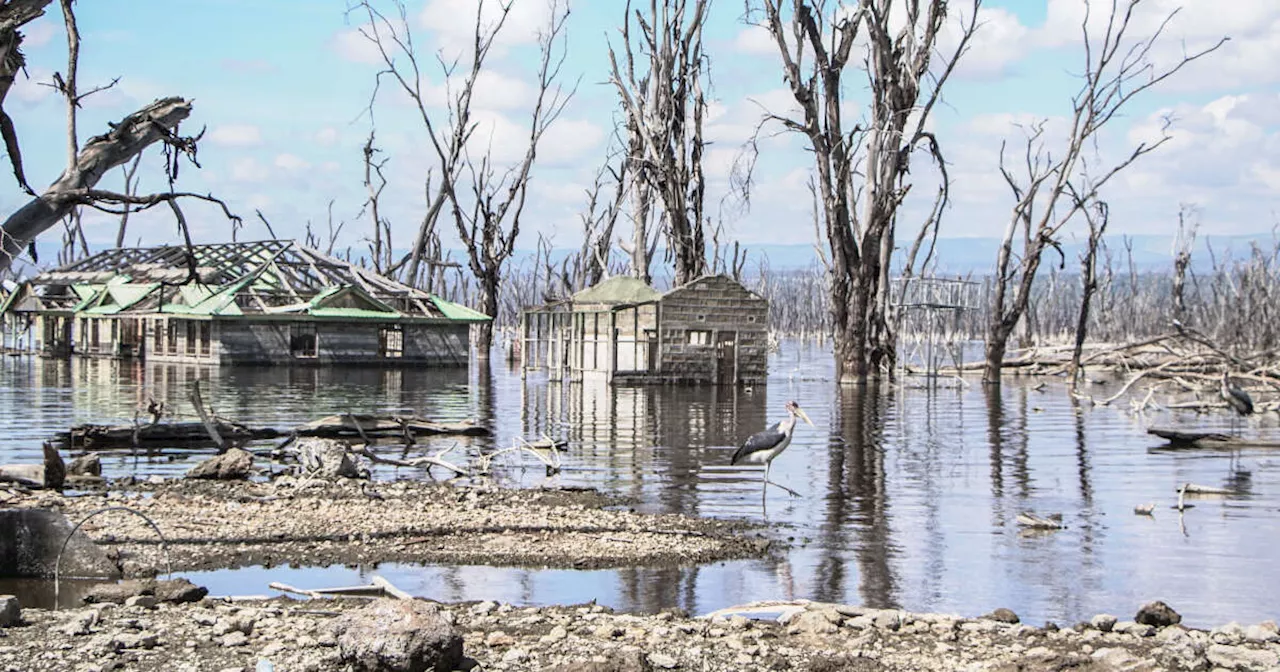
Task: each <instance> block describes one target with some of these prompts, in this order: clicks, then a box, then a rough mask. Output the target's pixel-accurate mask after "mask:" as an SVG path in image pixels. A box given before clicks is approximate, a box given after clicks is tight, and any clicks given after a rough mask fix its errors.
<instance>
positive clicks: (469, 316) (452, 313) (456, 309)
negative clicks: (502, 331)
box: [431, 294, 493, 322]
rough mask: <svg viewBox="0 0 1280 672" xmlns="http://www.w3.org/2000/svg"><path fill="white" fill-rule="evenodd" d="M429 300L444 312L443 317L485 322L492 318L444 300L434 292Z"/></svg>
mask: <svg viewBox="0 0 1280 672" xmlns="http://www.w3.org/2000/svg"><path fill="white" fill-rule="evenodd" d="M431 301H432V303H435V304H436V308H439V309H440V312H441V313H442V314H444V316H445V317H447V318H449V319H451V320H464V321H467V322H486V321H488V320H491V319H493V318H491V317H489V316H488V315H485V314H484V313H482V312H480V311H478V310H472V309H470V308H468V307H466V306H464V305H462V304H460V303H454V302H452V301H445V300H444V299H442V298H440V297H438V296H436V295H435V294H432V295H431Z"/></svg>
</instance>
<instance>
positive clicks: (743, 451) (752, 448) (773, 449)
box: [729, 401, 813, 497]
mask: <svg viewBox="0 0 1280 672" xmlns="http://www.w3.org/2000/svg"><path fill="white" fill-rule="evenodd" d="M797 418H800V419H803V420H804V421H805V422H807V423H809V426H810V427H812V426H813V421H812V420H810V419H809V416H808V415H807V414H806V413H805V412H804V411H803V410H801V408H800V404H797V403H796V402H794V401H788V402H787V417H786V419H785V420H783V421H781V422H778V423H775V424H774V425H773V426H772V427H770V428H769V429H766V430H764V431H763V432H757V433H755V434H752V435H751V437H750V438H748V439H747V440H746V441H745V442H743V444H742V447H741V448H739V449H738V450H737V452H735V453H734V454H733V459H731V460H729V464H738V463H740V462H745V463H747V464H763V465H764V483H763V485H762V487H763V488H764V490H768V489H769V486H770V485H776V486H778V487H779V488H782V489H783V490H786V491H787V492H789V493H791V496H792V497H799V496H800V494H799V493H797V492H796V491H795V490H792V489H791V488H788V487H787V486H785V485H781V484H778V483H774V482H773V481H770V480H769V468H770V467H771V466H773V458H775V457H777V456H779V455H781V454H782V451H784V450H786V449H787V446H789V445H791V435H792V434H793V433H794V432H795V428H796V419H797ZM762 494H763V491H762Z"/></svg>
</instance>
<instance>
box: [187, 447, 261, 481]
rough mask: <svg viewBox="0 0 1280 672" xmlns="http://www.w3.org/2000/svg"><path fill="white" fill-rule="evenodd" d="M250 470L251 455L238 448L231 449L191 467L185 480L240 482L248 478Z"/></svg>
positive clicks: (251, 466)
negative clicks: (204, 479)
mask: <svg viewBox="0 0 1280 672" xmlns="http://www.w3.org/2000/svg"><path fill="white" fill-rule="evenodd" d="M252 468H253V454H252V453H249V452H248V451H245V450H242V449H240V448H232V449H231V450H228V451H227V452H225V453H223V454H221V455H215V456H213V457H211V458H209V459H207V460H205V461H204V462H201V463H200V464H197V465H196V466H194V467H192V468H191V471H188V472H187V478H211V479H218V480H223V481H229V480H240V479H245V478H248V477H249V471H250V470H251V469H252Z"/></svg>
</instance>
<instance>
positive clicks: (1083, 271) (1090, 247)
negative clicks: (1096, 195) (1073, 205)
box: [1071, 201, 1110, 389]
mask: <svg viewBox="0 0 1280 672" xmlns="http://www.w3.org/2000/svg"><path fill="white" fill-rule="evenodd" d="M1109 216H1110V210H1109V209H1108V207H1107V204H1106V203H1104V202H1102V201H1095V202H1094V203H1093V207H1092V208H1086V209H1085V210H1084V217H1085V221H1086V222H1088V224H1089V240H1088V242H1087V243H1086V245H1085V250H1084V254H1083V255H1082V256H1081V258H1080V313H1079V316H1078V318H1077V320H1076V342H1075V347H1074V348H1072V350H1071V388H1072V389H1075V387H1076V384H1077V383H1079V382H1080V377H1081V370H1080V355H1081V353H1083V352H1084V340H1085V336H1086V335H1087V333H1088V330H1089V306H1090V304H1091V303H1092V302H1093V295H1094V294H1095V293H1096V292H1097V291H1098V248H1099V247H1101V245H1102V236H1103V235H1104V234H1106V232H1107V222H1108V221H1109Z"/></svg>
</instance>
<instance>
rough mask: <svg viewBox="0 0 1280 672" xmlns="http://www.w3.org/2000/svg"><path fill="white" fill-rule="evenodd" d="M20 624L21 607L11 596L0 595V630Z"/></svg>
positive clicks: (16, 599)
mask: <svg viewBox="0 0 1280 672" xmlns="http://www.w3.org/2000/svg"><path fill="white" fill-rule="evenodd" d="M20 623H22V606H21V605H19V604H18V598H16V597H14V596H12V595H0V628H7V627H9V626H11V625H18V624H20Z"/></svg>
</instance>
